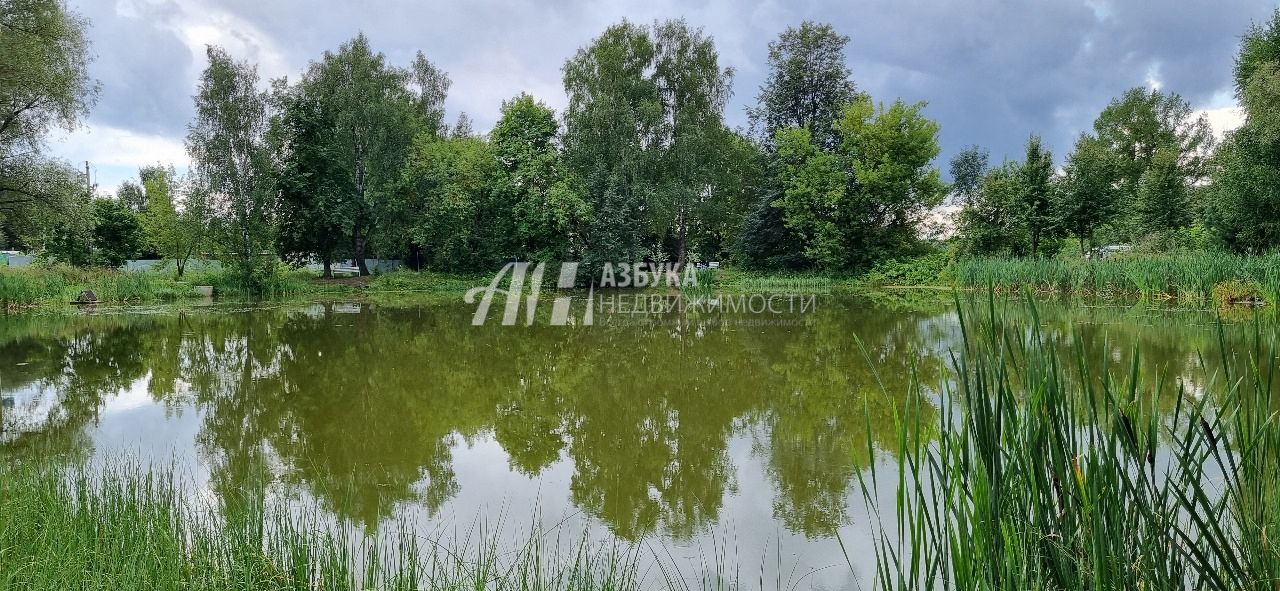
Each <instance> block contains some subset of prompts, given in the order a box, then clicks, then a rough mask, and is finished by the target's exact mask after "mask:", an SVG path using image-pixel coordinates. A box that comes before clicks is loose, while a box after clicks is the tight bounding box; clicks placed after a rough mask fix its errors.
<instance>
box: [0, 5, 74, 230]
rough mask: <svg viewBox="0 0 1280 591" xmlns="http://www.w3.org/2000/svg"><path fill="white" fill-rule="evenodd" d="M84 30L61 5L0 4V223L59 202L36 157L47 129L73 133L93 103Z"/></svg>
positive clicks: (39, 156)
mask: <svg viewBox="0 0 1280 591" xmlns="http://www.w3.org/2000/svg"><path fill="white" fill-rule="evenodd" d="M86 26H87V24H86V22H85V20H84V19H83V18H81V17H80V15H78V14H76V13H74V12H72V11H70V10H69V9H68V8H67V6H66V4H65V3H64V2H62V1H61V0H0V56H4V59H3V61H4V65H3V66H0V218H3V217H4V216H7V215H13V214H15V213H23V214H25V215H29V213H28V212H27V210H30V209H32V208H45V207H48V208H56V207H57V206H58V204H59V201H60V200H61V198H62V197H63V196H64V195H65V193H64V192H63V191H61V190H59V184H58V183H56V182H55V183H51V182H50V180H51V179H50V178H49V177H50V174H49V173H50V170H49V169H50V167H53V166H57V165H56V164H54V163H52V162H50V161H49V160H47V159H46V158H45V157H44V156H43V154H42V152H43V148H44V141H45V138H46V136H47V135H48V133H49V132H50V131H51V130H53V129H54V128H62V129H66V130H70V129H73V128H74V127H75V126H76V124H77V122H79V121H80V119H81V118H82V117H84V116H85V115H87V114H88V112H89V108H90V107H91V106H92V105H93V103H94V102H95V100H96V98H97V92H98V86H97V83H96V82H94V81H93V80H91V79H90V78H89V62H90V59H91V53H90V50H89V41H88V39H87V38H86V35H85V28H86ZM57 176H61V175H54V177H55V178H56V177H57ZM80 187H81V188H83V187H84V183H83V181H82V182H81V183H80Z"/></svg>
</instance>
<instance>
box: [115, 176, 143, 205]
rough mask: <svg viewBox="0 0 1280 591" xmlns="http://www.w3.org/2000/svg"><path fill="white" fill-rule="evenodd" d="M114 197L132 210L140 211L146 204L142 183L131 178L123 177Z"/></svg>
mask: <svg viewBox="0 0 1280 591" xmlns="http://www.w3.org/2000/svg"><path fill="white" fill-rule="evenodd" d="M116 198H118V199H120V201H122V202H124V204H125V205H127V206H129V209H132V210H134V211H138V212H140V211H142V210H143V209H145V208H146V206H147V192H146V189H143V188H142V185H140V184H138V183H135V182H133V180H131V179H125V180H124V182H122V183H120V187H118V188H117V189H116Z"/></svg>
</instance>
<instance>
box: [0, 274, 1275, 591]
mask: <svg viewBox="0 0 1280 591" xmlns="http://www.w3.org/2000/svg"><path fill="white" fill-rule="evenodd" d="M961 306H962V307H964V308H966V313H967V314H986V313H987V312H986V310H987V302H986V301H985V300H979V301H975V302H972V303H965V304H961ZM970 308H971V309H970ZM996 308H997V313H998V315H999V316H1000V318H1001V319H1002V321H1005V322H1012V323H1022V324H1023V325H1025V326H1026V327H1027V329H1028V330H1029V329H1030V327H1031V326H1032V323H1038V324H1039V325H1040V327H1041V329H1042V330H1043V331H1044V332H1045V334H1047V335H1049V337H1048V338H1051V339H1053V340H1054V341H1055V342H1057V343H1059V344H1060V346H1061V348H1062V350H1063V352H1064V354H1067V352H1068V351H1070V350H1073V348H1076V349H1079V350H1082V351H1084V352H1085V353H1086V354H1087V356H1088V357H1089V358H1090V359H1093V360H1096V361H1097V362H1098V363H1099V364H1101V363H1104V362H1105V363H1109V364H1110V365H1109V367H1110V369H1111V370H1113V371H1115V372H1116V373H1117V374H1123V375H1127V374H1128V373H1129V372H1130V370H1131V369H1132V368H1133V367H1134V360H1135V351H1138V352H1139V353H1138V354H1137V357H1136V360H1137V365H1136V367H1137V370H1138V371H1139V372H1141V374H1142V375H1144V376H1154V375H1162V376H1164V377H1165V384H1166V387H1168V388H1175V387H1184V388H1186V389H1187V390H1188V391H1190V392H1193V393H1197V394H1198V393H1200V392H1201V391H1202V390H1203V389H1204V387H1205V384H1206V383H1207V382H1208V380H1210V379H1211V376H1213V375H1214V374H1216V373H1221V372H1222V370H1223V369H1224V368H1223V367H1222V364H1223V363H1224V359H1225V363H1227V364H1228V365H1235V364H1240V365H1241V367H1243V363H1244V359H1245V356H1246V355H1247V351H1248V350H1250V348H1251V347H1252V343H1253V340H1252V339H1253V335H1254V331H1255V324H1253V323H1252V322H1251V321H1249V322H1241V321H1236V322H1233V323H1228V324H1227V325H1226V326H1225V327H1224V329H1223V334H1224V338H1225V342H1226V344H1227V351H1226V355H1225V357H1224V355H1223V351H1222V347H1221V346H1220V344H1219V343H1220V340H1219V331H1218V325H1217V323H1216V321H1215V318H1214V316H1213V315H1212V314H1205V313H1200V312H1190V311H1175V310H1155V311H1153V310H1149V309H1147V308H1146V307H1145V306H1141V305H1140V306H1135V307H1132V308H1130V307H1097V306H1085V305H1081V304H1064V303H1056V302H1039V303H1038V304H1037V305H1036V308H1037V310H1038V315H1036V316H1033V314H1032V312H1031V309H1030V307H1029V306H1028V305H1027V304H1026V303H1024V302H1018V301H1004V302H997V303H996ZM495 310H497V308H496V307H495ZM474 311H475V306H474V305H469V304H466V303H464V302H463V301H462V298H461V297H458V298H456V299H449V300H444V301H436V302H431V303H424V304H421V305H403V304H395V305H391V304H380V303H370V302H359V303H319V304H316V303H305V304H270V305H230V304H225V305H224V304H219V305H213V306H209V307H207V308H201V309H167V308H150V309H100V310H96V311H92V312H83V313H79V314H65V315H45V316H24V315H10V316H0V402H2V403H3V404H2V405H0V454H3V455H6V456H16V455H19V454H28V455H30V454H47V455H48V456H49V457H51V458H55V457H56V458H58V461H65V462H84V463H87V464H93V463H94V462H98V463H108V464H109V463H112V462H121V461H130V462H143V463H146V462H154V463H158V464H160V465H163V466H171V467H174V468H176V469H177V470H178V471H179V472H180V473H181V474H183V475H184V476H185V477H186V479H187V481H188V482H189V485H190V486H192V487H193V488H194V489H196V490H193V491H192V494H193V495H197V496H196V498H217V497H218V496H220V495H226V494H228V492H229V491H239V492H240V493H243V492H244V491H246V490H248V491H258V493H257V494H261V495H263V496H264V497H270V498H271V499H275V500H280V501H283V502H285V503H292V504H298V505H300V506H302V505H305V506H308V507H312V508H318V509H319V510H321V511H322V512H323V514H324V515H326V516H327V517H328V519H329V520H331V522H332V523H333V524H335V525H345V526H347V527H351V528H354V529H356V530H358V531H361V532H363V533H365V534H368V535H371V536H378V535H384V534H385V532H387V531H389V530H393V529H398V528H405V527H408V528H410V529H411V530H413V531H417V532H420V533H422V535H424V536H433V537H436V538H440V537H444V538H449V537H452V536H455V535H459V534H458V532H466V531H469V530H474V529H476V528H477V527H481V526H482V527H483V528H484V529H485V530H486V531H488V532H492V533H493V534H494V535H496V536H497V537H499V538H501V539H503V540H507V541H510V542H511V543H517V542H518V541H519V540H521V539H524V538H527V536H528V535H529V532H530V531H531V530H532V529H533V528H535V527H536V528H539V529H561V530H563V532H564V533H562V534H558V535H557V537H558V538H563V539H579V537H580V536H582V535H588V536H590V538H591V539H592V540H593V541H594V542H598V543H601V544H604V543H610V542H621V543H625V544H630V543H640V544H643V545H646V546H647V547H652V548H653V549H654V553H655V554H659V555H662V556H663V557H664V559H668V558H669V559H671V560H674V561H677V562H684V563H686V565H690V568H691V569H693V568H698V567H697V565H699V564H703V563H707V562H711V561H713V560H715V561H718V562H723V563H728V566H727V568H728V570H729V571H730V576H733V577H735V578H740V579H743V580H748V581H753V582H754V581H756V580H757V579H758V578H760V577H765V578H766V580H768V581H771V582H772V581H775V580H780V581H781V582H782V584H783V585H784V586H787V587H793V586H799V587H813V588H831V589H842V588H857V587H858V585H859V584H861V585H862V586H866V585H867V584H869V581H870V575H871V572H872V568H873V566H872V562H871V561H872V559H873V552H872V538H871V532H872V530H871V526H872V523H873V520H872V518H871V517H870V516H869V514H868V509H867V507H866V505H865V503H864V502H863V500H862V494H861V492H860V490H859V486H858V480H857V474H858V470H859V467H860V466H866V465H868V463H869V462H872V461H875V462H881V463H882V464H884V465H885V466H889V467H891V466H892V465H893V462H894V457H893V454H892V453H891V452H890V451H889V450H891V449H893V446H894V444H895V441H896V437H897V432H896V428H895V426H894V422H893V416H894V412H895V409H896V408H899V407H900V405H901V404H902V403H903V402H904V399H905V398H906V397H907V393H908V391H909V383H910V380H911V376H913V375H914V376H917V377H918V379H919V380H921V381H922V382H923V383H924V384H925V386H926V387H925V389H924V391H925V396H926V398H927V399H926V400H924V401H923V403H924V405H925V408H926V409H927V411H928V413H929V414H930V417H929V420H930V422H936V421H937V420H942V419H943V418H944V417H946V416H947V413H950V412H952V411H953V409H951V408H943V407H942V406H943V403H942V402H941V400H942V397H941V396H940V394H939V392H940V391H941V384H943V383H944V382H945V381H946V380H947V379H948V372H949V371H950V369H949V368H950V367H951V363H952V357H951V356H952V354H953V353H958V351H959V349H960V324H959V320H958V318H959V316H958V314H957V310H956V306H955V305H954V304H953V303H951V301H950V300H948V299H947V298H946V297H943V298H941V299H940V300H938V301H927V302H925V303H904V302H902V301H899V300H889V301H883V300H881V299H865V298H856V297H837V296H816V299H815V300H814V301H813V302H811V305H807V306H805V307H804V308H803V309H796V308H787V309H782V307H780V306H778V307H775V309H773V310H758V309H757V310H756V311H755V312H752V311H751V310H742V311H736V312H724V311H719V312H708V311H706V310H701V311H698V310H684V311H674V312H665V313H657V314H648V313H636V312H637V311H636V310H635V309H626V308H619V307H614V308H613V310H612V313H610V312H609V311H608V310H603V311H602V312H601V313H597V314H596V316H595V318H594V323H593V324H592V325H590V326H583V325H578V326H551V325H549V323H548V322H546V321H545V320H546V319H545V318H541V317H540V318H538V319H537V321H536V322H535V323H534V324H533V325H532V326H526V325H524V323H523V319H522V321H521V322H520V323H519V325H517V326H504V325H502V324H501V323H500V322H498V321H497V320H495V319H491V320H490V322H487V323H486V324H484V325H483V326H474V325H473V324H472V320H473V313H474ZM496 314H497V312H495V313H494V315H496ZM1261 326H1262V327H1263V330H1264V331H1267V330H1273V327H1274V323H1270V322H1264V323H1263V324H1262V325H1261ZM859 340H861V343H862V345H863V346H864V347H865V353H864V350H863V348H861V347H860V346H859V344H858V341H859ZM1202 359H1203V362H1202ZM1202 363H1203V365H1202ZM1225 369H1231V368H1225ZM1236 369H1239V368H1236ZM1065 371H1068V373H1070V371H1071V369H1070V368H1067V369H1066V370H1065ZM1077 379H1079V378H1078V376H1077ZM842 546H843V548H842ZM735 573H736V574H735ZM753 584H754V583H753ZM770 585H772V583H771V584H770Z"/></svg>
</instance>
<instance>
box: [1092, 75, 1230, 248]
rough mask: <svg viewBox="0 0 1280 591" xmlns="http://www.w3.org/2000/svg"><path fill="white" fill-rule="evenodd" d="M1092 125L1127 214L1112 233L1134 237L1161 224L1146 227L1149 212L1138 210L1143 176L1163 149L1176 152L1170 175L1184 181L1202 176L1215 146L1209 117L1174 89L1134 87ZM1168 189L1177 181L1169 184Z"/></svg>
mask: <svg viewBox="0 0 1280 591" xmlns="http://www.w3.org/2000/svg"><path fill="white" fill-rule="evenodd" d="M1093 127H1094V132H1095V135H1096V138H1097V141H1098V142H1100V143H1101V144H1102V145H1103V146H1106V150H1107V151H1109V152H1110V154H1111V158H1112V164H1111V165H1112V166H1114V167H1115V175H1116V176H1115V178H1114V182H1115V184H1116V186H1117V188H1118V190H1119V192H1120V195H1119V203H1120V206H1119V207H1120V211H1122V212H1126V213H1129V214H1130V215H1128V216H1125V217H1124V218H1123V219H1117V220H1116V229H1115V234H1116V237H1117V238H1118V239H1119V240H1122V241H1132V240H1136V239H1139V238H1141V237H1143V236H1145V235H1147V234H1150V233H1153V232H1159V231H1161V228H1149V227H1146V225H1145V224H1144V223H1143V221H1144V219H1152V218H1151V216H1149V215H1145V214H1140V213H1138V212H1139V209H1140V206H1139V200H1140V197H1139V191H1140V188H1141V184H1142V177H1143V175H1144V174H1146V173H1147V171H1148V169H1150V168H1151V167H1152V165H1153V164H1154V163H1155V162H1156V158H1157V155H1158V154H1160V153H1161V152H1162V151H1163V152H1166V153H1171V154H1173V155H1175V156H1173V158H1174V159H1175V160H1176V163H1177V167H1176V175H1174V176H1177V177H1179V178H1180V179H1181V181H1182V183H1183V184H1184V185H1186V186H1191V185H1194V184H1195V183H1197V182H1199V181H1201V180H1203V179H1204V177H1205V176H1206V174H1207V172H1208V162H1209V157H1210V155H1211V154H1212V151H1213V145H1214V138H1213V133H1212V130H1211V129H1210V128H1209V122H1208V119H1207V118H1205V116H1204V115H1196V111H1195V110H1194V109H1192V107H1191V104H1190V103H1189V102H1187V101H1186V100H1184V99H1183V98H1182V97H1181V96H1179V95H1177V94H1176V93H1170V94H1164V93H1162V92H1160V91H1159V90H1148V89H1146V88H1133V89H1130V90H1128V91H1127V92H1125V93H1124V95H1122V96H1121V97H1119V98H1117V99H1115V100H1114V101H1112V102H1111V104H1110V105H1108V106H1107V108H1105V109H1103V111H1102V113H1101V114H1099V115H1098V119H1097V120H1096V121H1095V122H1094V124H1093ZM1166 164H1167V161H1166ZM1161 174H1163V175H1164V176H1166V177H1168V176H1169V174H1170V173H1169V171H1168V170H1166V171H1165V173H1161ZM1166 188H1170V189H1175V188H1176V186H1175V185H1174V184H1172V183H1168V184H1166ZM1157 200H1160V201H1174V202H1176V201H1178V199H1177V198H1176V197H1171V196H1162V197H1157ZM1170 215H1175V216H1177V215H1181V214H1177V213H1175V214H1170Z"/></svg>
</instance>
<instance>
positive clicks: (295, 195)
mask: <svg viewBox="0 0 1280 591" xmlns="http://www.w3.org/2000/svg"><path fill="white" fill-rule="evenodd" d="M276 98H277V101H278V103H279V116H278V117H276V118H275V119H274V120H273V121H272V124H271V133H270V137H271V147H272V151H273V152H274V153H275V154H276V161H277V166H276V169H275V188H276V198H277V200H278V205H277V212H278V213H279V217H280V222H279V228H278V231H277V232H276V247H277V248H278V249H279V253H280V255H281V256H282V257H284V259H285V260H287V261H289V262H291V263H293V264H295V265H302V264H306V263H308V262H310V261H311V260H312V258H313V257H314V258H315V259H318V260H319V261H320V263H321V265H322V269H323V270H322V275H323V276H324V277H326V278H330V277H333V263H334V260H335V259H336V258H337V256H338V254H339V253H340V252H346V251H347V250H348V247H349V246H350V244H351V234H350V230H351V224H350V220H351V216H352V213H353V212H352V211H351V205H352V200H351V199H349V194H350V192H349V190H348V189H347V184H346V180H347V179H346V177H345V176H344V175H343V174H342V169H341V168H339V167H337V166H334V165H333V162H334V160H336V159H338V158H340V157H341V156H340V155H337V154H334V153H333V146H332V144H331V143H329V142H328V141H327V139H328V137H327V134H328V133H329V131H330V130H331V129H332V127H333V121H332V119H331V114H330V113H329V112H327V111H326V110H325V109H323V108H322V106H321V103H320V100H319V98H318V97H316V96H313V94H312V93H309V92H308V88H307V87H305V86H302V85H299V86H297V87H294V88H290V89H283V88H282V89H279V90H278V93H277V97H276Z"/></svg>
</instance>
